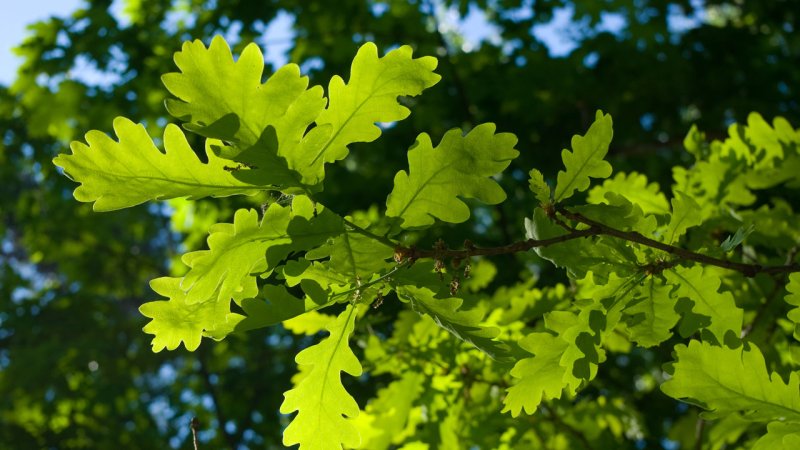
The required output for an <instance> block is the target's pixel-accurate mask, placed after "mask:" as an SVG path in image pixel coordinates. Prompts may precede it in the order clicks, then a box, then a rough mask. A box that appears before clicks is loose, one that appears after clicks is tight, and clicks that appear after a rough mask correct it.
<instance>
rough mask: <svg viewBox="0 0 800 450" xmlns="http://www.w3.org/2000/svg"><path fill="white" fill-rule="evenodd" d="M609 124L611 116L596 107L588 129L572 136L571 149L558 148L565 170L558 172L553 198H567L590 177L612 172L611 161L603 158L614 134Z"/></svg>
mask: <svg viewBox="0 0 800 450" xmlns="http://www.w3.org/2000/svg"><path fill="white" fill-rule="evenodd" d="M611 127H612V121H611V116H610V115H608V114H603V112H602V111H597V113H596V115H595V120H594V123H593V124H592V126H591V127H589V131H587V132H586V134H585V135H584V136H578V135H576V136H573V137H572V152H570V151H569V150H567V149H564V150H562V151H561V159H562V160H563V161H564V168H565V169H566V170H562V171H560V172H558V178H557V179H556V189H555V191H554V192H553V196H554V199H555V201H557V202H560V201H563V200H566V199H568V198H570V197H572V194H574V193H575V191H579V192H581V191H585V190H586V189H587V188H588V187H589V183H590V178H608V177H609V176H610V175H611V164H609V163H608V161H606V160H605V156H606V153H608V146H609V144H611V137H612V136H613V135H614V132H613V130H612V128H611Z"/></svg>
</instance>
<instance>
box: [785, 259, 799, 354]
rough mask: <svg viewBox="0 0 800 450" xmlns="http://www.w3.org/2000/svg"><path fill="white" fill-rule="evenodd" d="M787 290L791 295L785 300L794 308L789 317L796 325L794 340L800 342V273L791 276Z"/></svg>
mask: <svg viewBox="0 0 800 450" xmlns="http://www.w3.org/2000/svg"><path fill="white" fill-rule="evenodd" d="M786 290H787V291H788V292H789V294H788V295H786V297H784V300H786V303H788V304H790V305H792V306H794V308H792V309H791V310H790V311H789V314H788V317H789V320H791V321H792V322H793V323H794V338H795V339H797V340H800V273H793V274H791V275H789V283H788V284H787V285H786Z"/></svg>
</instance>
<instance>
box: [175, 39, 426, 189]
mask: <svg viewBox="0 0 800 450" xmlns="http://www.w3.org/2000/svg"><path fill="white" fill-rule="evenodd" d="M411 55H412V51H411V47H409V46H403V47H400V48H398V49H395V50H393V51H391V52H389V53H387V54H386V55H385V56H384V57H382V58H378V50H377V47H376V46H375V44H372V43H367V44H365V45H363V46H362V47H361V48H360V49H359V51H358V53H357V54H356V57H355V59H354V60H353V65H352V67H351V74H350V81H349V82H348V83H347V84H345V83H344V81H343V80H342V79H341V78H340V77H338V76H334V77H333V78H332V79H331V81H330V84H329V86H328V94H329V99H328V102H327V108H326V100H325V98H324V97H323V90H322V88H321V87H319V86H314V87H311V88H310V89H309V88H308V78H307V77H302V76H301V75H300V70H299V68H298V67H297V65H295V64H289V65H287V66H284V67H282V68H281V69H279V70H278V71H277V72H275V74H273V75H272V76H271V77H270V78H269V79H268V80H267V82H266V83H263V84H262V83H261V78H262V74H263V71H264V57H263V55H262V54H261V50H259V48H258V47H257V46H256V45H255V44H250V45H248V46H247V47H245V49H244V51H243V52H242V54H241V56H240V57H239V59H238V61H236V62H234V61H233V57H232V55H231V52H230V49H229V47H228V45H227V43H226V42H225V40H224V39H222V38H221V37H217V38H215V39H214V40H213V41H212V42H211V45H210V46H209V47H208V48H206V47H205V46H204V45H203V43H202V42H200V41H195V42H193V43H186V44H184V46H183V49H182V51H180V52H178V53H176V54H175V63H176V64H177V65H178V67H179V69H180V70H181V72H180V73H171V74H167V75H165V76H164V77H163V81H164V84H165V85H166V86H167V88H168V89H169V90H170V92H172V93H173V94H174V95H175V96H176V97H178V98H179V100H168V101H167V107H168V109H169V111H170V113H171V114H173V115H174V116H176V117H178V118H179V119H181V120H184V121H187V122H188V123H187V124H186V127H187V129H190V130H192V131H195V132H197V133H199V134H202V135H204V136H207V137H214V138H217V139H221V140H223V141H226V142H230V143H232V144H233V146H232V147H230V148H225V149H223V152H224V154H225V156H226V157H229V158H231V159H234V160H236V161H240V162H243V163H248V164H251V165H255V166H256V169H255V170H253V171H247V172H244V173H243V174H239V176H241V177H243V178H245V177H246V178H247V179H248V180H249V179H250V178H251V177H253V176H254V175H257V176H259V177H261V178H262V179H264V180H270V182H271V183H273V184H281V188H284V189H285V187H286V186H290V187H291V186H301V187H302V186H303V185H305V186H314V185H318V184H319V183H320V182H321V181H322V180H323V179H324V177H325V169H324V164H325V163H330V162H334V161H338V160H340V159H344V158H345V157H346V156H347V154H348V149H347V146H348V145H350V144H352V143H355V142H372V141H374V140H375V139H377V138H378V137H379V136H380V134H381V131H380V128H378V127H377V126H376V125H375V124H376V123H377V122H392V121H397V120H402V119H404V118H406V117H408V115H409V110H408V108H406V107H405V106H402V105H401V104H400V103H398V101H397V98H398V97H399V96H416V95H419V94H420V93H422V91H423V90H424V89H427V88H429V87H431V86H433V85H434V84H436V83H437V82H438V81H439V79H440V78H441V77H440V76H439V75H437V74H435V73H433V70H434V69H435V68H436V64H437V63H436V59H435V58H433V57H430V56H428V57H423V58H417V59H413V58H412V57H411ZM312 124H315V126H314V127H313V128H312V129H311V130H310V131H308V133H306V130H308V128H309V126H310V125H312ZM270 128H271V129H272V130H273V131H272V132H271V133H272V134H274V136H272V137H271V136H270V132H269V131H268V130H269V129H270ZM276 176H277V177H279V178H280V180H281V181H282V182H281V183H277V182H276V181H272V180H273V178H275V177H276Z"/></svg>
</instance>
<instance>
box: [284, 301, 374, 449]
mask: <svg viewBox="0 0 800 450" xmlns="http://www.w3.org/2000/svg"><path fill="white" fill-rule="evenodd" d="M357 309H358V307H357V306H353V305H349V306H348V307H347V309H345V310H344V311H343V312H342V313H341V314H340V315H339V317H338V318H337V319H336V320H335V321H333V322H332V323H331V324H330V325H328V327H327V328H328V331H329V332H330V336H328V337H327V338H325V339H323V340H322V341H321V342H319V343H318V344H316V345H313V346H311V347H308V348H306V349H305V350H303V351H301V352H300V353H298V354H297V357H296V358H295V361H296V362H297V364H298V365H301V366H311V370H310V371H308V373H307V375H306V376H305V377H304V378H303V379H302V380H301V381H300V382H299V383H298V384H297V385H296V386H295V387H294V388H293V389H291V390H289V391H287V392H286V393H285V394H284V397H285V398H284V401H283V404H282V405H281V413H282V414H291V413H293V412H295V411H297V415H296V416H295V417H294V419H292V422H291V423H290V424H289V426H288V427H287V428H286V430H285V431H284V432H283V444H284V445H294V444H300V448H301V449H313V450H323V449H336V450H339V449H341V448H342V446H343V445H344V446H346V447H358V446H359V445H360V443H361V437H360V435H359V433H358V430H357V429H356V427H355V426H354V424H353V423H352V421H351V420H350V419H352V418H354V417H356V416H357V415H358V413H359V409H358V404H357V403H356V401H355V399H353V397H352V396H351V395H350V394H348V393H347V391H346V390H345V389H344V386H343V385H342V379H341V372H345V373H347V374H349V375H352V376H355V377H357V376H359V375H361V363H360V362H359V361H358V358H356V355H355V354H353V351H352V350H350V345H349V339H350V334H351V333H352V332H353V327H354V325H355V320H356V316H357V314H358V312H357Z"/></svg>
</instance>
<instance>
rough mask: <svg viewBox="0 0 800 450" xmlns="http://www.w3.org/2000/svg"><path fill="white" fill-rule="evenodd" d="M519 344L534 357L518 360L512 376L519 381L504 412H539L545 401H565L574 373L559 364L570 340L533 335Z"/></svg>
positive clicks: (512, 414) (506, 403)
mask: <svg viewBox="0 0 800 450" xmlns="http://www.w3.org/2000/svg"><path fill="white" fill-rule="evenodd" d="M518 344H519V346H520V347H522V348H523V349H524V350H525V351H527V352H529V353H532V354H533V355H534V357H532V358H524V359H521V360H519V361H517V363H516V364H515V365H514V368H513V369H511V376H512V377H514V378H518V380H517V381H516V383H515V384H514V385H513V386H511V387H510V388H508V389H506V391H507V394H506V397H505V399H503V404H504V405H505V407H504V408H503V411H502V412H510V413H511V416H512V417H517V416H519V414H520V412H521V411H522V410H524V411H525V414H533V413H535V412H536V409H537V408H538V407H539V405H540V404H541V403H542V401H543V400H550V399H556V398H561V393H562V391H563V389H564V388H565V387H567V386H568V385H569V384H572V383H570V379H571V378H572V375H571V373H570V371H569V370H568V369H567V368H566V367H563V366H561V365H560V364H559V361H560V360H561V356H562V355H563V353H564V351H566V349H567V346H568V345H569V344H568V343H567V342H566V341H564V340H563V339H561V338H559V337H557V336H553V335H551V334H549V333H531V334H529V335H528V336H526V337H524V338H523V339H521V340H520V341H519V342H518ZM565 379H567V380H566V381H565Z"/></svg>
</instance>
